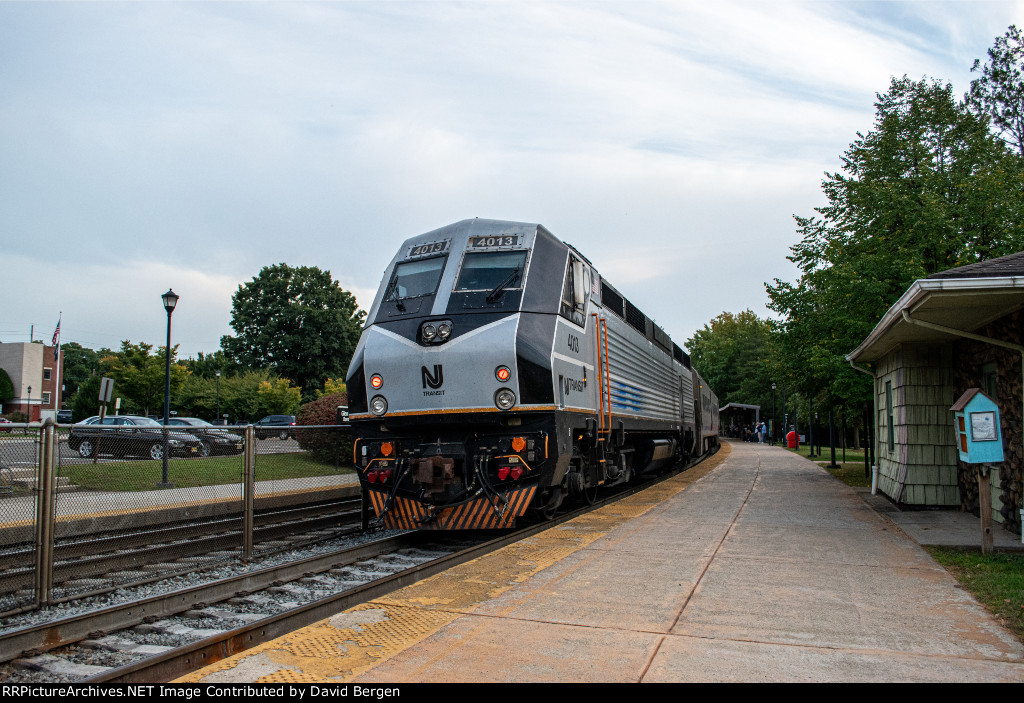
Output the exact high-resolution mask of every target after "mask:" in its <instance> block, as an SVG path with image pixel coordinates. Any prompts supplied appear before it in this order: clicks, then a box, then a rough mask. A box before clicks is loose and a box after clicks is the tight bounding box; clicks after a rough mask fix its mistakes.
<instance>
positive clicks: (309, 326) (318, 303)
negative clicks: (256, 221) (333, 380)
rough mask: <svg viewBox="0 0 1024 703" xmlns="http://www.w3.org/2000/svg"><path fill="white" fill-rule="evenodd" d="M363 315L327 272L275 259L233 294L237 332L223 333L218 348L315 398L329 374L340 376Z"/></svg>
mask: <svg viewBox="0 0 1024 703" xmlns="http://www.w3.org/2000/svg"><path fill="white" fill-rule="evenodd" d="M364 317H365V313H364V312H362V311H361V310H358V309H357V306H356V300H355V298H354V297H353V296H352V294H351V293H349V292H347V291H345V290H343V289H342V288H341V286H340V285H339V284H338V282H337V281H335V280H333V279H332V278H331V274H330V272H329V271H321V270H320V269H318V268H316V267H310V266H300V267H291V266H288V265H287V264H277V265H275V266H268V267H265V268H264V269H263V270H262V271H260V273H259V275H258V276H256V277H255V278H254V279H253V280H252V281H250V282H249V283H246V284H245V285H243V286H239V288H238V291H237V292H236V293H235V294H234V295H233V296H232V299H231V327H232V328H233V329H234V330H235V335H236V336H234V337H231V336H225V337H223V338H221V347H222V348H223V350H224V352H225V354H227V355H228V356H229V357H231V358H232V359H234V360H236V361H237V362H238V363H239V364H241V365H242V366H245V367H247V368H263V367H269V368H271V369H272V370H273V371H274V372H275V373H277V374H279V375H280V376H283V377H285V378H288V379H291V380H292V381H293V382H294V383H295V384H296V385H298V386H300V387H301V388H303V389H305V391H306V393H307V395H308V396H309V397H313V396H314V394H315V391H316V390H317V389H320V388H322V387H323V384H324V381H325V380H326V379H327V378H329V377H338V376H342V377H344V375H345V372H346V371H347V368H348V363H349V361H350V360H351V358H352V353H353V351H355V346H356V343H357V342H358V341H359V334H360V332H361V328H362V323H363V319H364Z"/></svg>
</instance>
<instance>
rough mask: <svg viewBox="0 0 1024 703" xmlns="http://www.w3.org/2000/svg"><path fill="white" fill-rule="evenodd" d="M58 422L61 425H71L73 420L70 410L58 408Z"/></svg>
mask: <svg viewBox="0 0 1024 703" xmlns="http://www.w3.org/2000/svg"><path fill="white" fill-rule="evenodd" d="M57 422H58V423H59V424H61V425H70V424H71V422H72V417H71V411H70V410H58V411H57Z"/></svg>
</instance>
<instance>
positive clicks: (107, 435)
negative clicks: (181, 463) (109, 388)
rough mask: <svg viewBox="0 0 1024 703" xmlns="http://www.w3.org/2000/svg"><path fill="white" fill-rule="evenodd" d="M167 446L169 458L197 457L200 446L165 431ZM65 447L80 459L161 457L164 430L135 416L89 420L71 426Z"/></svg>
mask: <svg viewBox="0 0 1024 703" xmlns="http://www.w3.org/2000/svg"><path fill="white" fill-rule="evenodd" d="M167 445H168V448H169V449H170V455H171V456H198V455H199V454H200V453H201V450H202V447H203V443H202V442H200V441H199V440H198V439H196V438H195V437H193V436H192V435H190V434H188V433H185V432H177V431H174V432H168V433H167ZM68 447H69V448H71V449H72V450H74V451H77V452H78V455H79V456H81V457H82V458H91V457H94V456H96V455H97V454H112V455H113V456H121V457H127V456H141V457H149V458H150V459H157V460H159V459H163V457H164V428H163V425H161V424H160V423H159V422H156V421H155V420H150V419H149V418H148V417H141V416H138V415H114V416H113V417H105V418H103V422H102V423H101V422H100V419H99V418H98V417H90V418H89V419H88V420H84V421H82V422H79V423H77V424H75V425H72V427H71V433H70V434H69V435H68Z"/></svg>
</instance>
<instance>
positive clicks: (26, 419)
mask: <svg viewBox="0 0 1024 703" xmlns="http://www.w3.org/2000/svg"><path fill="white" fill-rule="evenodd" d="M30 422H32V386H29V387H28V417H26V418H25V434H28V423H30Z"/></svg>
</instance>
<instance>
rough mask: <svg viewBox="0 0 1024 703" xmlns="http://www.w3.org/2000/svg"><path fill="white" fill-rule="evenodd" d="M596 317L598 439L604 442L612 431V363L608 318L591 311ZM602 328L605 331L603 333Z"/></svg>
mask: <svg viewBox="0 0 1024 703" xmlns="http://www.w3.org/2000/svg"><path fill="white" fill-rule="evenodd" d="M590 315H591V317H593V318H594V335H595V337H596V341H597V383H598V388H599V390H600V393H599V400H598V404H599V409H598V415H597V421H598V430H597V435H598V441H599V442H604V441H605V440H606V439H607V436H608V435H610V434H611V431H612V383H611V364H610V363H609V360H608V320H607V319H605V318H599V317H598V316H597V313H596V312H592V313H590ZM602 328H603V330H604V333H603V335H602ZM602 336H603V337H604V355H603V357H602V355H601V341H602V340H601V337H602ZM606 409H607V413H608V420H607V422H606V421H605V410H606Z"/></svg>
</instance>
